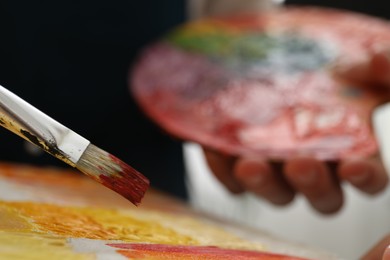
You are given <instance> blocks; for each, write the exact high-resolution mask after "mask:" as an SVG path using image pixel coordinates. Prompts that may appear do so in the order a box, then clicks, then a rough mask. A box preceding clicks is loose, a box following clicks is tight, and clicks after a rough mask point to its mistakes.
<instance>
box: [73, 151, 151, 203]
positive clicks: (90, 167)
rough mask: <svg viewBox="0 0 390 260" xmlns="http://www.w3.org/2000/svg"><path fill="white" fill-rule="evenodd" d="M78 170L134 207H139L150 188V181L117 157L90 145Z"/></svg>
mask: <svg viewBox="0 0 390 260" xmlns="http://www.w3.org/2000/svg"><path fill="white" fill-rule="evenodd" d="M76 168H77V169H79V170H80V171H81V172H83V173H84V174H86V175H88V176H89V177H91V178H93V179H95V180H96V181H98V182H100V183H101V184H103V185H104V186H106V187H108V188H110V189H111V190H113V191H115V192H117V193H119V194H120V195H122V196H123V197H125V198H126V199H128V200H129V201H131V202H132V203H133V204H134V205H139V204H140V203H141V200H142V198H143V197H144V195H145V192H146V190H147V189H148V187H149V180H148V179H147V178H146V177H145V176H143V175H142V174H141V173H139V172H138V171H137V170H135V169H134V168H132V167H131V166H129V165H127V164H126V163H124V162H122V161H121V160H119V159H118V158H116V157H115V156H113V155H111V154H109V153H107V152H106V151H104V150H102V149H100V148H98V147H96V146H95V145H93V144H90V145H89V146H88V147H87V149H86V150H85V151H84V153H83V155H82V156H81V158H80V160H79V161H78V162H77V165H76Z"/></svg>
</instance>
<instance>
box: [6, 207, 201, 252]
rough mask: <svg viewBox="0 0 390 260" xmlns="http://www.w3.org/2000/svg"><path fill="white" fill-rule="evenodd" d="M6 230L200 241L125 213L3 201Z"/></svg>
mask: <svg viewBox="0 0 390 260" xmlns="http://www.w3.org/2000/svg"><path fill="white" fill-rule="evenodd" d="M1 214H3V216H0V219H8V218H9V215H10V214H12V215H13V219H14V220H15V221H5V222H4V223H2V226H1V229H2V230H15V231H19V232H38V233H43V234H54V235H58V236H62V237H72V238H89V239H100V240H121V241H125V242H146V241H147V242H149V243H160V244H181V245H197V244H198V241H197V240H196V239H195V238H193V237H191V236H189V235H185V234H179V233H177V232H175V231H174V230H173V229H172V228H169V227H164V226H162V225H160V224H158V223H157V222H154V221H144V220H142V219H137V218H135V217H133V216H132V215H131V214H129V213H127V212H126V211H124V210H121V211H119V210H111V209H103V208H89V207H84V208H80V207H64V206H58V205H51V204H43V203H34V202H5V201H0V215H1Z"/></svg>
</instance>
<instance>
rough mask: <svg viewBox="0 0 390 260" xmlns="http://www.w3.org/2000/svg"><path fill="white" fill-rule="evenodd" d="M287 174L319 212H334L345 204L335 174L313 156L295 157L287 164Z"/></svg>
mask: <svg viewBox="0 0 390 260" xmlns="http://www.w3.org/2000/svg"><path fill="white" fill-rule="evenodd" d="M285 176H286V179H287V180H288V181H289V182H290V184H291V185H292V186H293V187H294V188H295V190H296V191H299V192H301V193H302V194H303V195H304V196H305V197H306V198H307V199H308V201H309V202H310V204H311V205H312V206H313V207H314V208H315V209H316V210H318V211H319V212H322V213H334V212H336V211H337V210H339V209H340V208H341V206H342V204H343V194H342V191H341V188H340V184H339V182H338V180H337V178H335V175H334V174H332V173H331V172H330V170H329V169H328V168H327V166H326V165H325V164H324V163H322V162H320V161H318V160H316V159H313V158H295V159H292V160H290V161H289V162H287V163H286V165H285Z"/></svg>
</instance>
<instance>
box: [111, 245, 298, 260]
mask: <svg viewBox="0 0 390 260" xmlns="http://www.w3.org/2000/svg"><path fill="white" fill-rule="evenodd" d="M107 245H108V246H111V247H115V248H119V249H120V250H118V253H120V254H121V255H123V256H125V257H129V258H131V259H134V258H136V259H149V258H151V259H210V260H219V259H221V260H222V259H226V260H229V259H231V260H236V259H237V260H239V259H260V260H304V259H303V258H299V257H293V256H287V255H280V254H272V253H267V252H259V251H252V250H236V249H226V248H220V247H216V246H181V245H161V244H125V243H120V244H107Z"/></svg>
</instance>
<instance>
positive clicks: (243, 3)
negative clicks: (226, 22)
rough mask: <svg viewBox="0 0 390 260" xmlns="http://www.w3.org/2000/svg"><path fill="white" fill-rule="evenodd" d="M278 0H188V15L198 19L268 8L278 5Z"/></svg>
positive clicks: (190, 17)
mask: <svg viewBox="0 0 390 260" xmlns="http://www.w3.org/2000/svg"><path fill="white" fill-rule="evenodd" d="M277 2H280V1H277V0H188V17H189V19H197V18H201V17H204V16H210V15H221V14H228V13H233V12H243V11H255V10H266V9H269V8H273V7H275V6H276V5H277Z"/></svg>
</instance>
